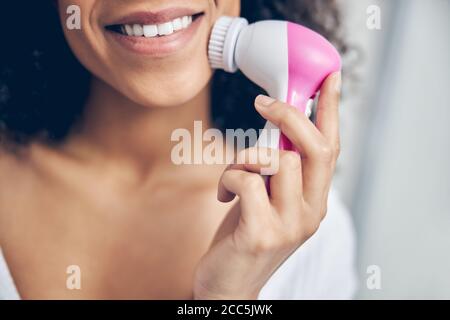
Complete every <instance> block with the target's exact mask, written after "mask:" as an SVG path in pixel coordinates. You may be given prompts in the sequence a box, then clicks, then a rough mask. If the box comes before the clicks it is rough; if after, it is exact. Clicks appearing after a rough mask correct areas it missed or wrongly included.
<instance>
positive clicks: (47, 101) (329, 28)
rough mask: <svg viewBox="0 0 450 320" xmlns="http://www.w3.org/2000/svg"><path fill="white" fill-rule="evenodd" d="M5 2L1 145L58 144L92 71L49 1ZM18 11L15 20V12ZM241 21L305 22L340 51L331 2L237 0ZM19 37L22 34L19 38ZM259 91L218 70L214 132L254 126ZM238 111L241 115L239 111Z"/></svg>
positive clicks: (0, 11) (1, 7) (76, 115)
mask: <svg viewBox="0 0 450 320" xmlns="http://www.w3.org/2000/svg"><path fill="white" fill-rule="evenodd" d="M24 7H25V6H24V4H23V2H22V1H4V2H2V4H0V25H1V30H3V32H2V37H3V39H2V41H3V43H4V45H3V46H2V47H3V48H2V50H0V141H12V142H13V143H14V144H26V143H27V142H30V141H31V140H33V139H36V138H42V139H44V140H46V141H48V142H59V141H63V140H64V138H65V137H66V136H67V135H68V134H69V132H70V130H71V128H72V127H73V126H74V124H75V123H77V122H78V121H80V118H81V115H82V112H83V107H84V101H85V99H86V97H87V95H88V88H89V87H88V84H89V79H90V74H89V72H88V71H87V70H85V69H84V68H83V67H82V66H81V64H80V63H79V62H78V61H77V59H76V58H75V57H74V55H73V54H72V52H71V50H70V49H69V47H68V45H67V43H66V40H65V38H64V35H63V32H62V29H61V26H60V21H59V17H58V13H57V10H56V9H55V7H54V2H53V1H27V4H26V10H23V9H24ZM18 12H20V19H18V17H17V15H16V13H18ZM242 16H243V17H245V18H247V19H248V20H249V21H250V22H254V21H258V20H263V19H281V20H289V21H292V22H297V23H300V24H303V25H305V26H307V27H309V28H311V29H313V30H315V31H317V32H319V33H321V34H322V35H324V36H325V37H326V38H328V39H329V40H331V41H332V42H333V43H334V44H335V45H336V46H337V48H338V49H339V50H340V51H341V53H345V51H346V49H347V48H346V46H345V44H344V42H343V41H342V38H341V36H340V12H339V9H338V6H337V4H336V2H335V1H334V0H277V1H273V0H242ZM22 35H23V36H25V37H26V40H23V38H22ZM259 93H261V89H260V88H258V87H256V86H255V85H254V84H253V83H251V82H250V81H249V80H247V78H245V76H243V74H242V73H239V72H238V73H236V74H226V73H224V72H221V71H218V72H216V73H215V75H214V78H213V85H212V103H211V105H212V117H213V121H214V123H215V125H216V126H217V127H218V128H221V129H224V128H243V129H247V128H259V127H261V126H262V124H263V120H262V119H261V118H260V117H259V115H257V113H256V112H255V110H254V108H251V107H248V108H246V107H243V106H251V105H252V104H253V99H254V98H255V96H256V95H257V94H259ZM237 108H239V109H238V110H239V117H236V110H237Z"/></svg>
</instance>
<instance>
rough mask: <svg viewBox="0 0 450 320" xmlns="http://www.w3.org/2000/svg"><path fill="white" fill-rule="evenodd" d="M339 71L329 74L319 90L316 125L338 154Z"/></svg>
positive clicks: (340, 82)
mask: <svg viewBox="0 0 450 320" xmlns="http://www.w3.org/2000/svg"><path fill="white" fill-rule="evenodd" d="M341 85H342V80H341V73H340V72H337V73H334V74H332V75H331V76H329V77H328V78H327V79H326V80H325V82H324V84H323V85H322V89H321V92H320V97H319V103H318V105H317V116H316V127H317V129H318V130H319V131H320V132H321V133H322V134H323V136H324V137H325V139H326V140H327V141H328V143H329V144H330V145H331V146H332V148H333V149H334V151H335V152H334V154H335V156H337V155H339V148H340V146H339V140H340V139H339V102H340V98H341Z"/></svg>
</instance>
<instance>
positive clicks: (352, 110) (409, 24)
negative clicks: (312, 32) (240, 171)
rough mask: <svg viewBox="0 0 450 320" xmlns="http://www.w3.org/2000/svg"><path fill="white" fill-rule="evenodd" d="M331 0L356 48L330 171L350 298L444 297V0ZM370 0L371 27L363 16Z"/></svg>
mask: <svg viewBox="0 0 450 320" xmlns="http://www.w3.org/2000/svg"><path fill="white" fill-rule="evenodd" d="M340 2H341V4H342V6H343V8H344V10H345V15H346V18H345V24H346V29H347V34H348V38H349V41H350V43H351V44H352V45H353V46H355V47H357V48H358V50H359V51H360V54H359V57H358V58H357V61H358V62H357V64H356V66H355V67H354V70H353V72H354V73H355V75H356V76H357V79H356V80H354V81H351V80H349V81H348V84H349V85H348V86H347V88H346V91H345V97H344V100H343V108H342V126H343V129H342V134H343V137H342V139H343V141H342V147H343V151H342V155H341V159H340V164H339V171H338V175H337V178H336V181H335V182H336V185H337V187H338V189H339V191H340V193H341V195H342V197H343V199H344V200H345V202H346V204H347V205H348V207H349V208H350V209H351V211H352V214H353V216H354V221H355V226H356V230H357V234H358V262H357V263H358V265H357V268H358V273H359V280H360V288H359V292H358V294H357V296H356V298H359V299H418V298H424V299H432V298H436V299H450V200H449V199H450V105H449V104H450V65H449V58H450V50H449V49H450V48H449V46H450V45H449V42H450V19H449V18H450V17H449V14H450V5H449V0H384V1H382V0H378V1H377V0H372V1H368V0H340ZM371 5H377V6H379V7H380V9H381V30H369V29H368V28H367V26H366V21H367V19H368V14H367V12H366V11H367V8H368V7H369V6H371ZM349 60H350V61H349V63H351V61H353V58H352V57H351V56H350V57H349ZM371 265H376V266H379V268H380V270H381V289H380V290H370V289H368V287H367V285H366V280H367V278H368V277H369V274H368V273H367V268H368V267H369V266H371Z"/></svg>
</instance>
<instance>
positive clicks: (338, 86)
mask: <svg viewBox="0 0 450 320" xmlns="http://www.w3.org/2000/svg"><path fill="white" fill-rule="evenodd" d="M334 88H335V90H336V92H338V93H340V92H341V90H342V73H341V72H336V73H335V74H334Z"/></svg>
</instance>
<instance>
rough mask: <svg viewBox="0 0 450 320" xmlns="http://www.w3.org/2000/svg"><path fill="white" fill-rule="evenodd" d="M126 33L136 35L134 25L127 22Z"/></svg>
mask: <svg viewBox="0 0 450 320" xmlns="http://www.w3.org/2000/svg"><path fill="white" fill-rule="evenodd" d="M125 33H126V34H127V35H128V36H134V32H133V27H132V26H130V25H129V24H126V25H125Z"/></svg>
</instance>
